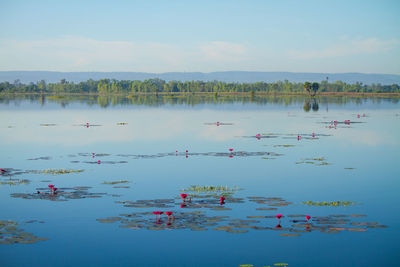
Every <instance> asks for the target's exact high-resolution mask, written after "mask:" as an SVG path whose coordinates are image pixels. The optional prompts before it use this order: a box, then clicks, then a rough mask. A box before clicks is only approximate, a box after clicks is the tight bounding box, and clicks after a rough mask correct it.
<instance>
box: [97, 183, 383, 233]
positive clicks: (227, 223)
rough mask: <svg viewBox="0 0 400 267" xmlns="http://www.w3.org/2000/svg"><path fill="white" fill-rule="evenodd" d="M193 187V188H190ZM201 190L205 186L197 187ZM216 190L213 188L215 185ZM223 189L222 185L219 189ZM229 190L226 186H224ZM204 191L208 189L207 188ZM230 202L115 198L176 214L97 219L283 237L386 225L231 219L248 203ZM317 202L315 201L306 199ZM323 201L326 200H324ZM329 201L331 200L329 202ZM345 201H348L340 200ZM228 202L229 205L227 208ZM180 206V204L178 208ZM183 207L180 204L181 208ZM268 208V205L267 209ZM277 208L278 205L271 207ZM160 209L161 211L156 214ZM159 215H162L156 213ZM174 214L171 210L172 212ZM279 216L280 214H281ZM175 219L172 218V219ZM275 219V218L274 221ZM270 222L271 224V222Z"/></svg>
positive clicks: (273, 200) (295, 217)
mask: <svg viewBox="0 0 400 267" xmlns="http://www.w3.org/2000/svg"><path fill="white" fill-rule="evenodd" d="M191 188H192V187H191ZM194 188H198V190H199V191H202V190H204V189H202V188H206V187H194ZM213 189H214V187H213ZM220 189H222V188H220ZM225 189H226V187H225ZM205 192H208V191H207V190H205ZM225 200H226V201H227V202H226V203H228V204H226V203H225V202H224V203H223V204H221V203H220V201H219V198H218V197H214V196H210V195H203V196H199V197H192V198H189V195H188V196H187V197H186V198H185V199H184V200H181V198H179V197H177V198H174V199H153V200H136V201H116V203H120V204H123V205H124V206H125V207H128V208H134V209H137V208H148V209H149V208H152V209H154V208H157V209H164V210H173V208H175V211H173V215H174V216H172V217H171V216H168V220H167V219H166V218H165V217H162V216H161V214H162V212H160V211H155V212H151V211H145V212H137V211H135V212H133V213H130V214H129V213H128V214H120V216H119V217H108V218H105V219H98V221H99V222H102V223H118V224H120V225H119V227H121V228H130V229H136V230H138V229H146V230H166V229H169V230H173V229H175V230H177V229H190V230H192V231H206V230H215V231H225V232H228V233H247V232H249V231H253V230H257V231H259V230H273V231H279V232H280V233H282V236H286V237H296V236H299V235H300V234H302V233H308V232H312V231H319V232H322V233H330V234H332V233H339V232H341V231H350V232H365V231H367V230H368V229H369V228H371V229H372V228H384V227H385V226H381V225H379V224H378V223H377V222H360V221H356V222H354V221H352V219H353V218H354V217H357V218H358V217H362V216H364V215H343V214H334V215H328V216H324V217H322V216H319V217H318V216H315V217H311V216H308V215H307V216H306V215H304V214H288V215H285V216H282V215H281V214H278V215H252V214H251V213H250V214H243V216H245V218H230V216H226V215H225V214H226V213H225V214H224V212H225V211H227V210H232V209H234V208H235V206H236V205H231V204H235V203H236V204H240V203H245V202H246V199H243V198H233V197H232V196H230V195H229V196H227V197H226V198H225ZM247 201H249V202H255V203H256V204H266V205H269V206H278V207H279V206H287V205H290V204H292V203H291V202H288V201H285V200H284V199H283V198H280V197H260V196H249V197H247ZM305 203H315V202H305ZM321 203H323V202H321ZM326 203H329V202H326ZM339 203H346V205H347V204H348V202H339ZM226 205H230V206H229V207H227V206H226ZM177 206H178V207H177ZM179 206H180V207H179ZM176 208H178V209H179V208H181V210H180V211H176ZM190 209H202V210H197V211H190ZM267 209H268V210H269V207H268V208H266V209H265V210H267ZM271 209H276V208H271ZM210 210H211V211H220V212H222V213H223V215H222V216H208V215H207V212H208V211H210ZM157 212H158V213H157ZM153 213H154V214H156V213H157V214H160V217H158V216H156V218H154V214H153ZM171 214H172V213H171ZM278 216H279V217H278ZM171 218H172V219H171ZM276 218H278V219H279V224H278V225H275V223H276ZM271 219H272V221H271ZM266 224H267V225H266ZM268 224H269V225H268Z"/></svg>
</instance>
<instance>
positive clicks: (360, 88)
mask: <svg viewBox="0 0 400 267" xmlns="http://www.w3.org/2000/svg"><path fill="white" fill-rule="evenodd" d="M307 85H310V83H308V84H307V83H304V84H303V83H292V82H289V81H287V80H285V81H283V82H281V81H279V82H273V83H267V82H256V83H226V82H220V81H212V82H210V81H208V82H204V81H190V82H189V81H188V82H181V81H169V82H166V81H164V80H161V79H148V80H144V81H138V80H135V81H128V80H121V81H118V80H110V79H102V80H99V81H94V80H88V81H86V82H80V83H73V82H68V81H66V80H65V79H62V80H61V81H60V82H58V83H46V82H45V81H44V80H42V81H40V82H37V83H29V84H23V83H21V82H20V81H19V80H16V81H14V83H9V82H2V83H0V93H41V94H65V93H66V94H69V93H74V94H79V93H80V94H100V95H107V94H141V93H153V94H157V93H246V92H253V93H256V92H264V93H283V94H286V93H288V94H289V93H302V92H304V90H306V91H309V90H307V89H306V87H307ZM313 85H314V86H315V85H316V88H317V90H318V92H357V93H400V87H399V85H398V84H392V85H382V84H371V85H366V84H362V83H358V82H357V83H354V84H348V83H344V82H341V81H336V82H334V83H328V82H327V81H322V82H320V83H313Z"/></svg>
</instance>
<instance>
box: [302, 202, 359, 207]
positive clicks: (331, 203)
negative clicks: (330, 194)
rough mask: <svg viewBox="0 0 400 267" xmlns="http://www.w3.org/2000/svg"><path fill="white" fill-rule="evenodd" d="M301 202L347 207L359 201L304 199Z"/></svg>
mask: <svg viewBox="0 0 400 267" xmlns="http://www.w3.org/2000/svg"><path fill="white" fill-rule="evenodd" d="M301 204H304V205H308V206H329V207H347V206H353V205H356V204H357V203H355V202H353V201H331V202H329V201H322V202H314V201H303V202H301Z"/></svg>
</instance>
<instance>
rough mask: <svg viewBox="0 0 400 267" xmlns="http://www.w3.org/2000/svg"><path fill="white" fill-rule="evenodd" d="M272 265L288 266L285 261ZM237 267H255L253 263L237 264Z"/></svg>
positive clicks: (268, 266) (267, 266) (264, 266)
mask: <svg viewBox="0 0 400 267" xmlns="http://www.w3.org/2000/svg"><path fill="white" fill-rule="evenodd" d="M272 265H274V266H288V265H289V264H287V263H280V262H279V263H273V264H272ZM239 267H256V266H254V265H253V264H239ZM262 267H270V265H263V266H262Z"/></svg>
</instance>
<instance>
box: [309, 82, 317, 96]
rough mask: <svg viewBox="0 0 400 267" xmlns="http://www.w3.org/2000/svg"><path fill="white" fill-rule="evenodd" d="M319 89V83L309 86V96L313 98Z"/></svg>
mask: <svg viewBox="0 0 400 267" xmlns="http://www.w3.org/2000/svg"><path fill="white" fill-rule="evenodd" d="M318 89H319V83H312V84H311V96H315V95H316V94H317V91H318Z"/></svg>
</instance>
